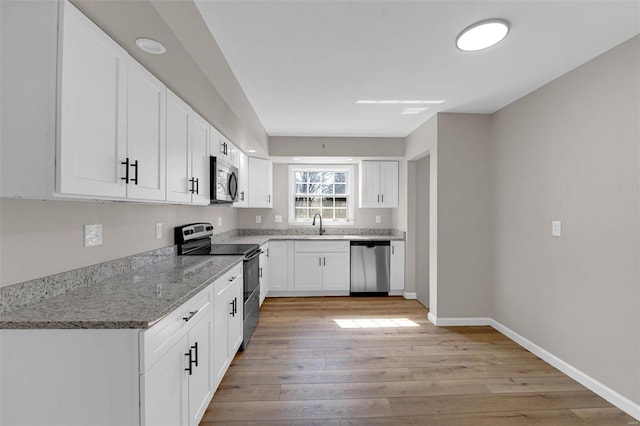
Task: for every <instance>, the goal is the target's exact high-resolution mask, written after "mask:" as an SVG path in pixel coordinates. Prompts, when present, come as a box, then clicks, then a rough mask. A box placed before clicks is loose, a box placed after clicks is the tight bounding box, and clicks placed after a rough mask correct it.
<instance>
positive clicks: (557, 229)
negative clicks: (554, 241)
mask: <svg viewBox="0 0 640 426" xmlns="http://www.w3.org/2000/svg"><path fill="white" fill-rule="evenodd" d="M551 236H552V237H561V236H562V222H561V221H559V220H553V221H551Z"/></svg>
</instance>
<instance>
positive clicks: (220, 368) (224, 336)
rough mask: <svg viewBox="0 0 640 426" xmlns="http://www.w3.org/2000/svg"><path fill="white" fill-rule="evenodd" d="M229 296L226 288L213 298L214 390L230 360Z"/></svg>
mask: <svg viewBox="0 0 640 426" xmlns="http://www.w3.org/2000/svg"><path fill="white" fill-rule="evenodd" d="M230 294H231V290H230V286H227V287H225V288H224V290H222V291H221V292H220V293H218V294H216V296H215V315H214V317H215V320H214V330H215V332H214V336H215V338H214V340H215V345H213V351H214V355H213V359H214V371H215V386H216V388H217V387H218V385H219V384H220V382H221V381H222V378H223V377H224V373H225V372H226V371H227V368H229V364H231V359H230V358H229V322H230V321H229V319H230V317H231V311H232V307H231V305H230V303H229V302H230V299H232V298H231V297H230Z"/></svg>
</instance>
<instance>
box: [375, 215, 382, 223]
mask: <svg viewBox="0 0 640 426" xmlns="http://www.w3.org/2000/svg"><path fill="white" fill-rule="evenodd" d="M381 222H382V217H381V216H380V215H379V214H377V215H376V223H381Z"/></svg>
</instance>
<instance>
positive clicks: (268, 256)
mask: <svg viewBox="0 0 640 426" xmlns="http://www.w3.org/2000/svg"><path fill="white" fill-rule="evenodd" d="M267 257H269V248H268V247H267Z"/></svg>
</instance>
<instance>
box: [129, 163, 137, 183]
mask: <svg viewBox="0 0 640 426" xmlns="http://www.w3.org/2000/svg"><path fill="white" fill-rule="evenodd" d="M131 167H135V168H136V170H135V173H134V174H133V175H134V176H135V177H134V178H132V179H129V180H130V181H131V182H133V183H135V184H136V185H137V184H138V160H136V161H134V162H133V164H132V165H131Z"/></svg>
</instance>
